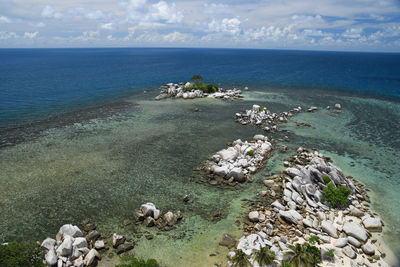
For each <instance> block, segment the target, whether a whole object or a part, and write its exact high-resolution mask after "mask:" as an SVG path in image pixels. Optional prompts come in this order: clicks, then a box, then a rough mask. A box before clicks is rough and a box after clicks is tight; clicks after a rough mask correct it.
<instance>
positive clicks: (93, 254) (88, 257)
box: [84, 248, 101, 266]
mask: <svg viewBox="0 0 400 267" xmlns="http://www.w3.org/2000/svg"><path fill="white" fill-rule="evenodd" d="M95 258H98V259H101V256H100V254H99V252H97V250H95V249H94V248H92V249H91V250H90V251H89V253H88V254H87V255H86V257H85V260H84V262H85V265H86V266H89V265H91V264H92V263H93V262H94V260H95Z"/></svg>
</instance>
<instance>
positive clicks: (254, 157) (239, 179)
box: [204, 134, 272, 185]
mask: <svg viewBox="0 0 400 267" xmlns="http://www.w3.org/2000/svg"><path fill="white" fill-rule="evenodd" d="M271 151H272V144H271V143H270V142H269V141H268V137H266V136H264V135H261V134H259V135H255V136H254V137H253V141H251V142H247V141H244V142H243V141H242V140H240V139H238V140H236V141H234V142H233V143H232V146H229V147H228V148H226V149H222V150H220V151H218V152H217V153H215V154H214V155H213V156H212V157H211V158H210V159H209V160H208V161H207V162H206V163H205V166H204V170H206V172H207V173H208V174H210V175H209V177H210V179H211V180H215V181H218V182H220V183H225V184H231V185H235V184H236V183H243V182H245V181H250V180H251V177H250V175H251V174H252V173H254V172H256V171H257V170H258V169H259V168H260V167H262V166H263V164H264V163H265V160H266V159H267V158H268V157H269V156H270V152H271Z"/></svg>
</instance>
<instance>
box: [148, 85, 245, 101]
mask: <svg viewBox="0 0 400 267" xmlns="http://www.w3.org/2000/svg"><path fill="white" fill-rule="evenodd" d="M190 86H191V83H190V82H181V83H179V84H176V83H168V84H165V85H163V86H161V88H160V89H161V91H160V94H159V95H158V96H156V97H155V100H161V99H164V98H183V99H194V98H203V97H214V98H223V99H237V98H243V96H242V91H241V90H239V89H237V88H233V89H228V90H225V89H223V88H218V91H217V92H215V93H210V94H208V93H204V92H203V91H202V90H189V88H188V87H190Z"/></svg>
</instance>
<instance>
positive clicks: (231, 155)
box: [217, 147, 239, 161]
mask: <svg viewBox="0 0 400 267" xmlns="http://www.w3.org/2000/svg"><path fill="white" fill-rule="evenodd" d="M217 154H218V155H220V157H221V159H222V160H225V161H228V160H235V159H236V158H237V156H238V155H239V152H238V151H237V150H236V149H234V148H233V147H228V148H227V149H223V150H221V151H219V152H217Z"/></svg>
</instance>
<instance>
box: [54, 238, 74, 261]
mask: <svg viewBox="0 0 400 267" xmlns="http://www.w3.org/2000/svg"><path fill="white" fill-rule="evenodd" d="M73 242H74V238H73V237H72V236H69V235H66V236H65V237H64V241H63V242H62V243H61V245H60V246H59V247H58V248H57V250H56V252H57V255H58V256H63V257H68V256H70V255H71V254H72V244H73Z"/></svg>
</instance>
